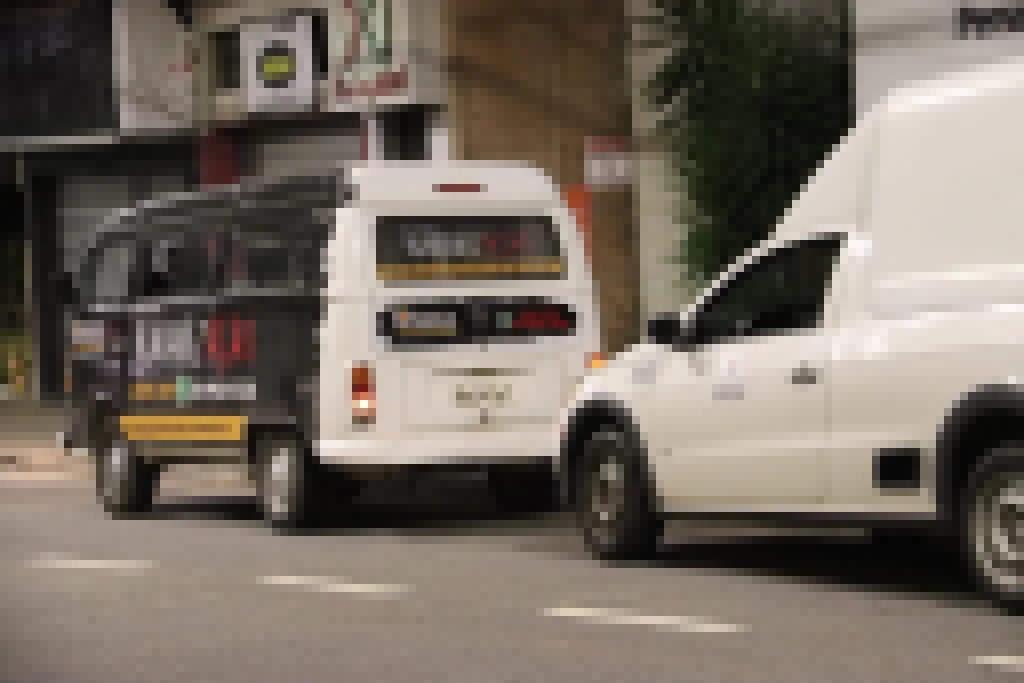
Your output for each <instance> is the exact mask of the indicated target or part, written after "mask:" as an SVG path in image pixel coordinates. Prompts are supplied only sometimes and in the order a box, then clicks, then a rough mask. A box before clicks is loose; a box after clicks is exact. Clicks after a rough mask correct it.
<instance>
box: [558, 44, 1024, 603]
mask: <svg viewBox="0 0 1024 683" xmlns="http://www.w3.org/2000/svg"><path fill="white" fill-rule="evenodd" d="M1022 120H1024V61H1015V62H1007V63H1002V64H998V65H994V66H990V67H986V68H982V69H978V70H975V71H972V72H969V73H962V74H955V75H950V76H947V77H945V78H942V79H939V80H935V81H931V82H927V83H921V84H917V85H914V86H911V87H908V88H906V89H904V90H901V91H896V92H893V93H892V94H891V95H890V97H888V99H886V100H885V101H884V102H883V103H882V104H881V105H880V106H878V107H877V108H876V109H875V110H874V111H873V112H871V113H870V114H869V115H868V116H866V117H865V118H864V119H863V120H862V121H861V123H860V124H859V125H858V126H857V127H856V129H855V130H854V131H853V132H852V133H851V134H850V135H849V136H848V138H847V139H845V140H844V141H843V142H842V143H841V144H840V145H838V146H837V147H836V148H835V150H834V152H833V154H832V155H830V158H828V159H826V160H825V161H824V163H823V164H822V166H821V168H820V170H819V171H818V172H817V173H816V174H814V175H813V176H812V179H811V180H810V182H809V183H808V185H807V186H806V188H805V189H804V191H803V192H802V194H801V195H800V196H799V197H798V199H797V201H796V202H795V203H794V205H793V207H792V209H791V210H790V211H789V212H787V214H786V215H785V216H783V217H782V219H781V220H780V222H779V225H778V229H777V232H776V233H775V234H774V235H773V236H772V237H771V238H769V239H768V240H766V241H765V242H763V243H761V244H758V245H756V246H755V247H754V248H752V249H751V250H750V251H749V252H748V253H746V254H744V255H743V257H742V258H740V259H738V260H737V262H736V263H735V264H733V265H732V266H731V267H730V268H729V269H728V270H727V271H726V272H725V273H724V274H723V275H721V277H720V278H719V279H718V280H717V281H716V282H715V283H714V284H712V285H711V286H710V287H709V288H708V289H707V290H706V291H705V292H704V293H703V294H702V295H701V296H699V297H698V299H697V300H696V301H695V302H694V303H693V305H691V306H689V307H688V308H687V309H686V310H684V311H681V312H680V313H678V314H674V315H668V316H661V317H659V318H657V319H655V320H654V321H652V323H651V325H650V339H649V343H647V344H642V345H638V346H635V347H633V348H632V349H630V350H629V351H627V352H626V353H624V354H621V355H620V356H619V357H617V358H616V359H614V360H613V361H610V362H609V364H608V366H607V367H606V368H604V369H603V370H601V371H599V372H596V373H593V374H592V375H591V376H590V377H589V378H588V380H587V381H586V382H585V384H584V385H583V386H582V387H581V389H580V391H579V393H578V395H577V396H576V397H575V399H574V400H573V401H572V402H571V404H570V407H569V408H568V409H567V410H566V411H565V413H564V414H563V425H562V439H563V441H562V454H561V459H560V463H559V469H560V472H561V476H562V479H563V482H564V484H565V491H566V493H567V494H568V496H569V498H570V500H572V501H573V502H575V503H576V504H577V509H578V511H579V515H580V516H579V520H580V521H579V524H580V528H581V531H582V534H583V536H584V537H585V540H586V542H587V544H588V545H589V547H590V548H591V550H592V551H593V552H594V554H596V555H597V556H599V557H614V556H620V555H623V554H629V553H636V552H645V551H649V550H651V549H652V548H653V547H654V545H655V543H656V541H657V540H658V538H659V536H660V534H661V533H662V531H663V523H664V521H665V520H667V519H671V518H674V517H694V516H698V517H701V518H712V517H726V516H728V517H736V518H745V519H762V520H763V519H766V518H776V519H778V520H782V521H783V522H784V523H785V524H790V523H793V524H795V523H797V522H800V523H806V522H810V523H814V524H818V523H824V522H828V523H830V524H831V523H836V522H838V523H841V524H849V525H855V526H859V527H861V528H871V529H874V530H876V531H877V532H878V535H879V536H881V535H882V534H881V531H882V530H883V529H884V528H887V527H911V526H915V527H916V526H924V527H927V528H929V529H932V530H937V531H941V532H943V533H942V534H940V536H941V537H947V538H948V537H955V538H957V539H958V540H959V542H960V543H961V544H962V549H963V555H964V557H966V558H967V559H968V560H969V563H970V567H971V569H972V570H973V571H974V573H975V575H976V576H977V577H978V579H979V581H980V583H981V585H982V586H983V587H984V588H985V589H987V590H989V591H991V593H992V594H994V595H995V596H997V597H998V598H1001V599H1003V600H1005V601H1006V602H1007V603H1009V604H1016V605H1020V603H1021V602H1022V599H1024V386H1022V384H1021V382H1022V381H1024V345H1022V343H1021V341H1022V339H1024V265H1022V264H1024V230H1022V229H1021V222H1022V216H1024V200H1022V193H1021V177H1022V169H1024V127H1022V126H1021V125H1020V122H1021V121H1022ZM886 535H889V536H890V537H891V535H890V534H886Z"/></svg>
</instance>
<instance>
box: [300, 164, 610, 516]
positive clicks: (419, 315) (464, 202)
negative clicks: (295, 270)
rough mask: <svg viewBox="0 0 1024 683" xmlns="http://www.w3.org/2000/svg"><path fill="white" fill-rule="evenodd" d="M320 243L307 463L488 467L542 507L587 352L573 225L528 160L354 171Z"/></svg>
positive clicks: (509, 488) (579, 253)
mask: <svg viewBox="0 0 1024 683" xmlns="http://www.w3.org/2000/svg"><path fill="white" fill-rule="evenodd" d="M351 184H352V187H353V190H354V196H353V199H352V202H351V203H350V204H349V205H348V206H346V207H345V208H342V209H339V210H338V212H337V220H336V226H337V227H336V234H335V237H334V240H333V242H332V243H331V245H330V246H329V247H328V250H327V256H328V264H327V269H326V270H327V273H328V284H327V289H326V296H327V310H326V316H325V317H324V321H323V326H322V328H321V333H320V344H321V356H320V365H321V375H320V376H321V380H322V381H326V379H327V378H331V381H330V382H329V383H326V384H323V385H321V387H320V426H319V439H318V440H317V441H316V443H315V444H314V451H315V453H316V458H317V460H318V461H319V462H320V463H323V464H326V465H332V466H336V467H338V468H340V469H343V470H344V471H347V472H351V473H359V472H367V473H372V472H374V471H382V470H383V471H387V470H394V469H397V468H404V467H432V466H438V465H449V466H451V465H463V466H469V467H486V468H487V472H488V478H489V480H490V482H491V483H492V489H493V491H494V493H495V494H496V496H498V497H499V498H500V499H502V500H503V501H504V502H506V503H508V504H512V505H519V504H530V503H531V502H532V503H541V502H550V501H551V500H552V492H553V490H554V489H553V478H552V476H551V475H552V472H551V465H552V462H553V459H554V457H555V456H556V455H557V440H555V439H553V438H552V436H551V434H552V426H553V425H555V424H557V419H558V414H559V409H560V408H561V406H562V405H564V402H565V401H566V400H567V399H568V397H569V396H570V395H571V393H572V392H573V391H574V390H575V387H576V384H577V383H578V382H579V380H580V379H581V378H582V376H583V374H584V371H585V369H586V367H587V364H588V363H590V364H593V363H594V362H595V360H596V359H597V358H598V357H599V354H598V353H597V352H598V351H599V348H600V333H599V327H598V317H597V312H596V300H595V292H594V285H593V280H592V279H591V275H590V272H589V267H588V265H587V263H586V261H585V258H584V251H583V247H582V241H581V239H580V236H579V233H578V231H577V228H576V223H575V221H574V218H573V216H572V215H571V214H570V212H569V211H568V210H567V209H566V207H565V206H564V205H563V203H562V200H561V198H560V196H559V193H558V191H557V189H556V188H555V187H554V186H553V185H552V183H551V181H550V180H549V179H548V178H547V177H546V176H545V175H544V174H543V173H541V172H539V171H537V170H535V169H533V168H531V167H529V166H525V165H519V164H509V165H505V166H496V165H494V163H493V162H487V163H470V162H458V163H455V162H448V163H446V164H444V165H437V164H432V163H431V164H424V165H422V166H411V165H409V164H408V163H403V164H402V165H375V166H364V167H359V168H354V169H352V175H351Z"/></svg>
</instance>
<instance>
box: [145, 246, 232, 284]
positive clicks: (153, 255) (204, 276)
mask: <svg viewBox="0 0 1024 683" xmlns="http://www.w3.org/2000/svg"><path fill="white" fill-rule="evenodd" d="M148 246H149V268H148V270H147V273H146V281H145V285H144V288H143V296H204V295H210V294H213V293H214V291H215V289H216V284H217V267H216V262H214V261H212V260H211V259H210V253H209V250H208V249H207V248H206V246H205V245H204V244H203V241H202V238H201V237H200V236H199V235H194V234H179V235H161V236H159V237H154V238H153V239H151V240H150V241H149V245H148Z"/></svg>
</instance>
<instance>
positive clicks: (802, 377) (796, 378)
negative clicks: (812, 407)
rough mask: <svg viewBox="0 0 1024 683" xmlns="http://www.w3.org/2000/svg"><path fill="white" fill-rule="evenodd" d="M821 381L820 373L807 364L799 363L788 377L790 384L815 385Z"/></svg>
mask: <svg viewBox="0 0 1024 683" xmlns="http://www.w3.org/2000/svg"><path fill="white" fill-rule="evenodd" d="M820 379H821V371H820V370H818V368H814V367H811V366H810V365H808V364H807V363H801V364H800V365H799V366H798V367H796V368H794V369H793V372H792V373H791V374H790V376H789V383H790V384H817V383H818V382H819V380H820Z"/></svg>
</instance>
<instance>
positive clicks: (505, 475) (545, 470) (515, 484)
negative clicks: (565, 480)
mask: <svg viewBox="0 0 1024 683" xmlns="http://www.w3.org/2000/svg"><path fill="white" fill-rule="evenodd" d="M487 486H488V488H489V490H490V492H491V496H492V497H493V498H494V501H495V502H496V503H497V504H498V506H499V507H500V508H501V509H502V510H507V511H509V512H517V513H544V512H553V511H555V510H556V509H557V508H558V480H557V478H556V477H555V473H554V470H552V469H551V467H550V466H548V467H543V466H532V467H524V466H508V467H493V468H491V469H489V470H488V472H487Z"/></svg>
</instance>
